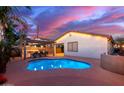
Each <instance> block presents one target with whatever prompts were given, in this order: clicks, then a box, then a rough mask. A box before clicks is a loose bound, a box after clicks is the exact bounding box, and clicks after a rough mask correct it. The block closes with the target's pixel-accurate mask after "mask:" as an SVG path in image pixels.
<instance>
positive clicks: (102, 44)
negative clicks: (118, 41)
mask: <svg viewBox="0 0 124 93" xmlns="http://www.w3.org/2000/svg"><path fill="white" fill-rule="evenodd" d="M75 41H77V42H78V52H69V51H68V50H67V43H68V42H75ZM56 43H64V55H68V56H79V57H89V58H100V56H101V54H103V53H107V52H108V39H107V38H106V37H102V36H96V35H90V34H83V33H81V34H80V33H75V32H70V33H67V34H65V35H64V36H63V37H62V38H60V39H58V40H56Z"/></svg>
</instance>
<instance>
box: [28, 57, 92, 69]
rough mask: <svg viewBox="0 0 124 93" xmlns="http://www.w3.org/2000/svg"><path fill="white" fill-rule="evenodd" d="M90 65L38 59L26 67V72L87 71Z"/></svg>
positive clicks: (69, 60)
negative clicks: (53, 70)
mask: <svg viewBox="0 0 124 93" xmlns="http://www.w3.org/2000/svg"><path fill="white" fill-rule="evenodd" d="M88 68H91V64H89V63H87V62H82V61H76V60H71V59H38V60H32V61H30V62H29V64H28V65H27V70H30V71H39V70H52V69H88Z"/></svg>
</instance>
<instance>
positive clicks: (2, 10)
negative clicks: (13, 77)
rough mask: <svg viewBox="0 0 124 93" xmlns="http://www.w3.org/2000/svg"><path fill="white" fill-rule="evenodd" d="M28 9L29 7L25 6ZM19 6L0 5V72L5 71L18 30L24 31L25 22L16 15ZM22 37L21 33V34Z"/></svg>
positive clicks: (17, 36)
mask: <svg viewBox="0 0 124 93" xmlns="http://www.w3.org/2000/svg"><path fill="white" fill-rule="evenodd" d="M25 8H28V9H30V7H25ZM18 12H19V8H18V7H11V6H0V32H1V33H2V34H1V37H0V73H5V72H6V65H7V63H8V62H9V60H10V57H11V48H12V46H13V45H14V44H15V43H16V41H17V38H19V35H20V33H19V32H18V33H17V28H18V26H22V28H18V30H19V31H22V32H23V31H25V30H26V29H27V24H26V23H25V20H23V19H22V18H21V17H19V16H18ZM21 37H23V35H21Z"/></svg>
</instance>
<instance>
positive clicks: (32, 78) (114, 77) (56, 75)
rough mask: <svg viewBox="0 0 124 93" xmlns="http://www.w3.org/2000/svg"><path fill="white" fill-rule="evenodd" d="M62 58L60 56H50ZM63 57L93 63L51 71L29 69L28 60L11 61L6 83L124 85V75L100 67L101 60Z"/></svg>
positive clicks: (22, 84)
mask: <svg viewBox="0 0 124 93" xmlns="http://www.w3.org/2000/svg"><path fill="white" fill-rule="evenodd" d="M48 58H60V57H48ZM61 58H71V59H76V60H80V61H86V62H88V63H91V64H92V65H93V67H92V68H90V69H86V70H72V69H61V70H60V69H57V70H50V71H36V72H35V71H34V72H32V71H28V70H26V65H27V64H28V60H26V62H21V61H19V62H18V61H17V62H14V61H12V62H10V63H9V64H8V67H7V72H6V74H5V76H6V77H7V78H8V82H7V83H6V84H11V85H18V86H27V85H29V86H33V85H35V86H38V85H41V86H42V85H44V86H48V85H55V86H60V85H61V86H63V85H67V86H68V85H69V86H82V85H85V86H86V85H95V86H98V85H106V86H107V85H112V86H117V85H124V76H123V75H120V74H116V73H112V72H109V71H107V70H104V69H102V68H101V67H100V60H97V59H90V58H80V57H70V56H65V57H61Z"/></svg>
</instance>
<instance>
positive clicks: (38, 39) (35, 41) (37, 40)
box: [24, 38, 56, 59]
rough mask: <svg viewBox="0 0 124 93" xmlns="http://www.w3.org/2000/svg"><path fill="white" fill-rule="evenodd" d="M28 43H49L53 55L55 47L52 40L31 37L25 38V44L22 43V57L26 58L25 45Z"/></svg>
mask: <svg viewBox="0 0 124 93" xmlns="http://www.w3.org/2000/svg"><path fill="white" fill-rule="evenodd" d="M29 44H32V45H41V46H47V45H50V46H51V48H52V51H53V56H55V50H56V47H55V42H54V41H53V40H50V39H46V38H33V39H32V38H26V40H25V44H24V59H26V53H27V52H26V51H27V49H26V45H29Z"/></svg>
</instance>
